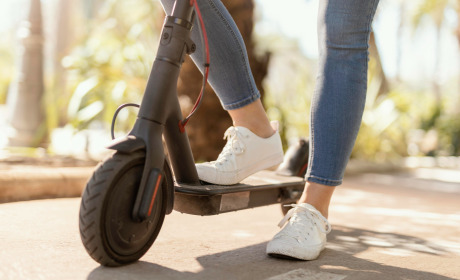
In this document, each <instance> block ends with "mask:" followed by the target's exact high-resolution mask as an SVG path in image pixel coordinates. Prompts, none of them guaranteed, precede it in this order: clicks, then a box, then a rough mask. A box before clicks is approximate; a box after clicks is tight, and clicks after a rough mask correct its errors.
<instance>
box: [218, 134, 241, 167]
mask: <svg viewBox="0 0 460 280" xmlns="http://www.w3.org/2000/svg"><path fill="white" fill-rule="evenodd" d="M243 137H244V135H243V134H242V133H241V132H239V131H238V129H237V128H235V127H233V126H232V127H229V128H228V129H227V130H226V131H225V134H224V140H227V144H225V147H224V148H223V150H222V152H221V153H220V154H219V157H218V158H217V160H215V161H214V163H215V164H216V165H220V166H221V165H223V164H224V163H225V162H227V161H228V160H229V157H231V156H232V155H233V154H236V155H238V154H242V153H244V151H245V149H246V147H245V145H244V143H243V141H241V140H240V138H243Z"/></svg>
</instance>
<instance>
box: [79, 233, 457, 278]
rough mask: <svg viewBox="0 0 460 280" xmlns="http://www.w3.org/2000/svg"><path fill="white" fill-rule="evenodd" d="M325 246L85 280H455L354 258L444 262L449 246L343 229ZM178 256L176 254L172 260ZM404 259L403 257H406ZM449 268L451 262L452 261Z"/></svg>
mask: <svg viewBox="0 0 460 280" xmlns="http://www.w3.org/2000/svg"><path fill="white" fill-rule="evenodd" d="M328 238H329V241H328V246H327V248H326V250H324V251H323V253H322V254H321V255H320V258H319V259H317V260H315V261H308V262H304V261H289V260H280V259H274V258H270V257H268V256H267V255H265V247H266V242H264V243H259V244H256V245H253V246H248V247H244V248H239V249H236V250H231V251H226V252H221V253H217V254H212V255H204V256H201V257H198V258H197V261H198V262H199V263H200V265H201V266H202V270H201V271H198V272H187V271H179V270H174V269H171V268H168V267H165V266H160V265H157V264H154V263H148V262H143V261H139V262H137V263H134V264H131V265H127V266H124V267H119V268H107V267H102V266H101V267H98V268H96V269H94V270H93V271H92V272H91V273H90V274H89V275H88V278H87V279H88V280H98V279H112V280H115V279H255V280H257V279H270V280H280V279H286V280H288V279H292V280H296V279H329V280H339V279H344V278H346V277H349V278H348V279H373V280H376V279H395V280H398V279H400V280H403V279H404V280H412V279H413V280H421V279H430V280H432V279H454V278H450V277H445V276H442V275H439V274H436V273H432V272H424V271H420V270H414V269H409V268H406V267H404V266H407V263H405V262H404V261H401V262H397V263H398V264H399V265H398V266H392V265H386V264H382V263H378V262H376V261H372V260H369V259H363V258H359V257H357V256H356V255H357V254H359V253H362V252H366V251H368V250H376V251H378V252H381V251H384V252H386V254H388V255H394V256H395V258H398V257H399V258H401V260H404V259H405V257H410V256H413V258H411V259H412V260H411V261H412V262H417V259H418V258H419V257H423V256H425V257H432V258H439V259H438V261H439V263H440V264H444V262H445V260H446V258H447V260H448V259H449V258H448V257H449V256H452V253H451V252H449V251H448V248H443V247H441V246H439V245H437V244H433V243H431V242H429V241H426V240H423V239H420V238H418V237H413V236H408V235H400V234H393V233H381V232H375V231H368V230H362V229H355V228H348V227H340V226H336V227H334V230H333V231H332V232H331V234H329V236H328ZM177 257H178V258H180V256H177ZM406 259H407V258H406ZM451 262H452V264H453V265H455V261H454V260H453V259H451Z"/></svg>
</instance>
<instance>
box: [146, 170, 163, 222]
mask: <svg viewBox="0 0 460 280" xmlns="http://www.w3.org/2000/svg"><path fill="white" fill-rule="evenodd" d="M160 182H161V174H159V175H158V179H157V182H156V184H155V190H154V191H153V196H152V200H151V201H150V207H149V212H148V213H147V216H149V217H150V214H152V208H153V202H154V201H155V197H156V196H157V191H158V187H159V186H160Z"/></svg>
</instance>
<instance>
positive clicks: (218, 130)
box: [178, 0, 268, 161]
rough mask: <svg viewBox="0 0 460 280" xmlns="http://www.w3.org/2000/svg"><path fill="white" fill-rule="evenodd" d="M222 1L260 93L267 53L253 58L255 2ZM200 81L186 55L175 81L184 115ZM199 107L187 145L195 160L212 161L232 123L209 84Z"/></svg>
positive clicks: (188, 109)
mask: <svg viewBox="0 0 460 280" xmlns="http://www.w3.org/2000/svg"><path fill="white" fill-rule="evenodd" d="M222 2H223V3H224V5H225V6H226V7H227V9H228V10H229V12H230V14H231V15H232V16H233V18H234V20H235V22H236V25H237V26H238V28H239V30H240V32H241V35H242V36H243V39H244V42H245V44H246V48H247V52H248V56H249V62H250V65H251V69H252V71H253V75H254V78H255V81H256V84H257V86H258V88H259V90H260V91H261V92H263V91H262V86H261V84H262V80H263V79H264V77H265V76H266V74H267V68H268V55H266V56H265V57H263V58H262V59H257V58H255V57H254V43H253V42H252V32H253V26H254V19H253V12H254V1H253V0H233V1H230V0H224V1H222ZM201 83H202V75H201V73H200V72H199V71H198V69H197V68H196V67H195V65H194V64H193V62H192V61H191V59H190V58H187V59H186V62H185V63H184V65H183V67H182V70H181V73H180V78H179V84H178V93H179V96H180V100H181V106H182V108H183V111H184V114H188V112H189V111H190V107H191V106H192V103H193V102H194V100H196V98H197V95H198V93H199V91H200V88H201ZM192 100H193V101H192ZM200 108H201V109H200V110H198V111H197V112H196V114H195V115H194V116H193V118H192V119H191V120H190V122H189V123H188V124H187V132H188V134H189V137H190V144H191V146H192V151H193V154H194V157H195V160H197V161H209V160H214V159H216V157H217V156H218V154H219V153H220V151H221V150H222V147H223V145H224V144H225V142H224V140H223V139H222V136H223V135H224V132H225V130H226V129H227V128H228V127H229V126H231V125H232V121H231V119H230V117H229V115H228V113H227V112H226V111H224V110H223V109H222V106H221V104H220V102H219V99H218V98H217V96H216V95H215V93H214V92H213V91H212V89H211V87H209V86H208V87H207V88H206V91H205V98H204V99H203V101H202V105H201V107H200Z"/></svg>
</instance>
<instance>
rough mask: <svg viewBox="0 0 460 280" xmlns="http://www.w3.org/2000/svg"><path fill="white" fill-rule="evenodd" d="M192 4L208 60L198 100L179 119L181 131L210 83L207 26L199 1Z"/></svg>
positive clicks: (191, 2)
mask: <svg viewBox="0 0 460 280" xmlns="http://www.w3.org/2000/svg"><path fill="white" fill-rule="evenodd" d="M190 5H191V6H193V7H194V8H195V12H196V14H197V16H198V20H199V31H200V33H201V40H204V42H203V43H204V44H202V45H204V57H205V58H206V62H205V64H204V67H205V70H204V74H203V84H202V86H201V91H200V94H199V95H198V98H197V100H196V101H195V105H194V106H193V108H192V111H191V112H190V113H189V114H188V116H187V117H186V118H185V119H183V120H181V121H179V129H180V131H181V132H184V131H185V126H186V125H187V123H188V121H189V120H190V118H191V117H192V115H193V114H194V113H195V112H196V110H197V109H198V107H200V104H201V100H202V98H203V94H204V90H205V88H206V84H207V83H208V75H209V60H210V59H209V44H208V35H207V33H206V27H205V26H204V21H203V17H202V16H201V12H200V8H199V7H198V3H197V1H196V0H190Z"/></svg>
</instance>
